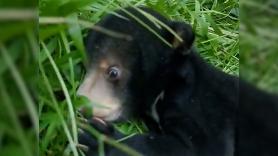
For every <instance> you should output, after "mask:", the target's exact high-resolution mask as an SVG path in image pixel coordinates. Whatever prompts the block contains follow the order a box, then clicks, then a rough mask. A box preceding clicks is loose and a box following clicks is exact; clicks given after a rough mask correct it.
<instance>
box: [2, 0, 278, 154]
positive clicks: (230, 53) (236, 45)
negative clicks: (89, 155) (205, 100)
mask: <svg viewBox="0 0 278 156" xmlns="http://www.w3.org/2000/svg"><path fill="white" fill-rule="evenodd" d="M36 5H37V4H36V2H35V1H28V2H26V1H24V0H17V1H16V2H13V1H5V3H4V1H3V2H2V1H1V7H2V6H3V7H6V8H4V9H2V8H1V9H0V22H1V25H0V48H1V49H0V56H1V57H0V110H2V111H1V113H0V156H1V155H14V156H17V155H21V156H24V155H26V156H27V155H28V156H29V155H37V153H38V152H39V155H43V156H44V155H47V156H52V155H53V156H54V155H82V154H80V153H81V152H80V148H79V146H76V144H77V130H78V128H77V127H79V126H80V119H79V118H78V117H77V114H76V111H75V110H76V109H77V108H78V106H79V105H82V104H84V103H86V102H87V101H86V100H85V99H80V98H78V97H77V96H76V89H77V88H78V86H79V84H80V82H81V81H82V79H83V77H84V74H85V70H84V64H86V61H87V60H86V55H85V48H84V43H83V37H85V36H86V32H87V30H88V29H89V28H91V27H92V26H93V25H94V24H95V23H96V22H98V21H99V20H101V18H102V17H103V16H104V15H106V14H109V13H113V10H115V9H117V8H120V7H124V6H128V5H132V6H138V5H145V6H149V7H150V8H153V9H155V10H157V11H158V12H160V13H161V14H163V15H165V16H167V17H168V18H170V19H172V20H180V21H186V22H188V23H190V24H192V26H193V28H194V30H195V32H196V34H197V40H196V42H195V43H196V44H195V45H196V46H197V48H198V50H199V52H200V54H201V55H202V56H203V57H204V58H205V59H206V60H207V61H208V62H210V63H211V64H213V65H214V66H216V67H217V68H219V69H221V70H223V71H224V72H226V73H229V74H233V75H239V76H241V77H242V78H244V79H247V80H248V81H249V82H251V83H253V84H255V85H257V86H258V87H260V88H263V89H267V90H268V91H270V92H277V91H278V81H277V78H276V77H277V76H278V75H277V74H278V62H277V60H276V58H277V53H276V51H277V50H278V47H277V40H278V37H277V35H276V34H277V30H276V29H277V24H278V21H277V18H276V17H277V14H278V12H277V3H276V0H267V1H263V0H257V1H256V2H254V1H253V0H242V1H241V6H240V11H241V16H240V21H241V24H240V35H239V2H238V0H180V1H178V0H165V1H164V0H128V1H127V0H82V1H76V0H39V15H40V18H39V21H36V19H35V18H36V16H35V9H34V6H36ZM14 8H21V9H14ZM252 17H254V18H252ZM149 18H151V17H149ZM36 22H39V29H37V28H36ZM19 25H20V26H19ZM94 29H96V30H97V31H101V32H103V33H107V34H109V35H115V36H119V34H113V32H109V31H107V30H105V29H103V28H99V27H94ZM38 35H39V38H38V37H37V36H38ZM121 37H126V36H121ZM239 39H240V42H239ZM38 40H39V41H38ZM239 50H240V51H241V52H240V54H239ZM38 51H40V53H38ZM239 57H240V60H239ZM239 69H240V71H239ZM38 71H39V73H38ZM34 109H37V110H38V111H37V112H34ZM3 110H5V111H3ZM26 118H27V120H26ZM25 120H26V121H25ZM38 120H39V122H38ZM29 121H33V124H32V123H29ZM38 123H39V130H38V131H36V130H35V128H36V127H37V126H36V125H37V124H38ZM30 124H31V126H30ZM115 126H116V127H117V128H118V129H119V130H120V131H121V132H122V133H125V134H126V135H127V137H132V136H133V135H134V134H136V133H144V132H145V129H146V128H145V125H144V123H142V122H141V121H136V120H131V121H128V122H127V123H121V124H118V125H115ZM91 131H94V129H92V130H91ZM37 133H39V142H38V139H37V137H38V136H37ZM95 135H97V136H98V139H99V141H100V145H103V142H105V141H104V139H103V136H102V135H101V134H98V133H95ZM123 139H125V138H123ZM109 141H110V143H112V144H115V146H117V147H118V148H120V149H122V150H125V151H127V152H131V155H136V153H135V154H134V153H132V152H133V151H130V150H129V148H128V147H123V146H121V144H120V143H117V142H116V143H115V142H114V141H113V140H109V139H108V142H109ZM106 143H107V140H106ZM37 145H39V151H38V149H36V148H34V147H37ZM101 147H102V146H100V153H99V154H100V155H104V153H103V150H102V148H101ZM30 153H31V154H30Z"/></svg>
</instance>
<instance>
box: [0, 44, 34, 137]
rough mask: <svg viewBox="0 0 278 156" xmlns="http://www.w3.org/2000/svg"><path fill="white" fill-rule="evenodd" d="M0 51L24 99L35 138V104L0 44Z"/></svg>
mask: <svg viewBox="0 0 278 156" xmlns="http://www.w3.org/2000/svg"><path fill="white" fill-rule="evenodd" d="M0 50H1V53H2V56H3V59H4V61H5V62H6V64H7V65H8V68H9V70H10V71H11V74H12V76H13V79H14V80H15V83H16V84H17V86H18V89H19V90H20V94H21V95H22V97H23V99H24V101H25V102H24V103H25V104H26V107H27V109H28V111H29V114H30V117H31V121H32V124H33V127H34V129H35V133H36V135H37V136H39V135H38V133H39V124H38V123H39V121H38V114H37V110H36V107H35V103H34V101H33V100H32V97H31V95H30V93H29V91H28V89H27V86H26V84H25V83H24V80H23V78H22V77H21V75H20V73H19V71H18V70H17V68H16V67H15V64H14V62H13V61H12V59H11V58H10V55H9V53H8V51H7V49H6V48H5V47H4V45H2V44H1V43H0Z"/></svg>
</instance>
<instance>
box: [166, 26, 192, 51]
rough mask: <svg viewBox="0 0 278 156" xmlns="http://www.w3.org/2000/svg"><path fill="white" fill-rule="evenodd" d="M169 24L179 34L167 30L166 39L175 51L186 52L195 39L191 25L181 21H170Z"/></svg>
mask: <svg viewBox="0 0 278 156" xmlns="http://www.w3.org/2000/svg"><path fill="white" fill-rule="evenodd" d="M169 26H170V28H171V29H172V30H173V31H174V32H175V33H176V34H177V35H178V36H179V37H177V36H175V35H174V34H173V33H171V32H169V31H168V33H169V35H167V36H168V37H167V40H168V42H169V43H170V44H171V45H172V48H173V49H175V52H179V53H182V54H188V53H189V52H190V50H191V47H192V44H193V42H194V39H195V35H194V32H193V29H192V27H191V26H190V25H189V24H186V23H183V22H171V23H170V25H169Z"/></svg>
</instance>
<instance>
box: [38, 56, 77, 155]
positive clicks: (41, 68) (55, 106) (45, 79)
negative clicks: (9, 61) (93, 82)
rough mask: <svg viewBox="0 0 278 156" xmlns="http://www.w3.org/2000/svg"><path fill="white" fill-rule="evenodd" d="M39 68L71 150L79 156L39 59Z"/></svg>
mask: <svg viewBox="0 0 278 156" xmlns="http://www.w3.org/2000/svg"><path fill="white" fill-rule="evenodd" d="M39 70H40V71H41V75H42V77H43V80H44V83H45V86H46V89H47V90H48V92H49V94H50V98H51V100H52V103H53V104H54V108H55V110H56V112H57V114H58V116H59V120H60V121H61V122H62V126H63V129H64V131H65V134H66V136H67V138H68V141H69V144H70V147H71V150H72V152H73V155H74V156H78V152H77V149H76V146H75V145H76V144H75V143H74V140H73V138H72V136H71V134H70V130H69V128H68V126H67V124H66V121H65V118H64V117H63V115H62V112H61V110H60V109H59V106H58V102H57V100H56V98H55V95H54V93H53V88H52V87H51V85H50V82H49V80H48V78H47V76H46V74H45V71H44V68H43V67H42V64H41V62H40V61H39Z"/></svg>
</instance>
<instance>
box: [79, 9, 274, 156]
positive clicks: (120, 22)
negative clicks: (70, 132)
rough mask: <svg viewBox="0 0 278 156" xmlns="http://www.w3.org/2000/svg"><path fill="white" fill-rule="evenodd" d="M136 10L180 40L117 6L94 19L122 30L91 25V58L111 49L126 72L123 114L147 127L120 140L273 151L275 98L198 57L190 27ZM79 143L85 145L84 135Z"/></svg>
mask: <svg viewBox="0 0 278 156" xmlns="http://www.w3.org/2000/svg"><path fill="white" fill-rule="evenodd" d="M141 9H143V10H145V11H147V12H148V13H150V14H152V15H153V16H155V17H156V18H158V19H159V20H160V21H162V22H163V23H165V24H167V25H168V26H170V27H171V28H172V29H173V30H174V31H176V32H177V33H178V34H179V35H180V36H181V37H182V39H183V42H180V43H179V42H178V44H176V45H175V46H174V47H169V46H167V45H166V44H165V43H163V42H162V41H161V40H160V39H158V37H157V36H155V35H154V34H153V33H151V32H150V31H149V30H147V29H146V28H145V27H143V26H142V25H141V24H139V23H138V21H136V20H134V19H133V18H131V17H130V16H129V15H127V14H126V13H125V12H123V11H119V12H117V13H118V14H120V15H122V16H124V17H126V18H128V19H129V20H126V19H122V18H119V17H116V16H114V15H108V16H107V17H105V18H104V19H103V20H102V21H101V22H100V23H99V24H98V25H99V26H102V27H104V28H106V29H110V30H113V31H115V32H120V33H123V34H127V35H130V36H131V37H132V40H125V39H119V38H113V37H111V36H109V35H105V34H102V33H100V32H96V31H91V32H90V33H89V34H88V40H87V49H88V52H89V55H90V58H91V59H92V60H91V62H94V63H96V62H97V60H98V59H99V58H100V57H104V56H105V55H115V56H116V57H117V58H118V59H119V60H120V61H121V62H123V63H124V64H125V65H126V66H127V67H128V69H129V71H130V72H131V77H130V79H129V80H128V82H127V85H126V86H125V92H124V93H122V94H120V93H119V94H120V95H119V96H124V97H125V99H126V101H125V107H126V108H128V109H127V110H126V111H125V112H124V113H126V114H123V115H127V114H128V116H125V118H129V117H130V116H136V117H140V118H142V119H144V120H145V121H146V122H147V123H149V124H148V125H149V126H150V127H151V128H150V132H149V134H144V135H137V136H134V137H132V138H130V139H128V140H126V141H124V143H125V144H127V145H128V146H130V147H132V148H134V149H136V150H137V151H139V152H140V153H142V154H143V155H146V156H231V155H238V156H277V155H278V148H277V147H278V103H277V102H278V98H277V97H276V96H274V95H270V94H267V93H265V92H262V91H260V90H257V89H256V88H254V87H252V86H250V85H249V84H247V83H245V82H243V81H241V80H239V79H238V78H237V77H234V76H230V75H228V74H225V73H223V72H222V71H220V70H218V69H216V68H215V67H213V66H211V65H209V64H208V63H206V62H205V61H204V60H203V59H202V58H201V57H200V56H199V55H198V53H197V52H196V51H195V50H194V48H192V47H191V46H192V43H193V41H194V33H193V31H192V30H191V27H190V26H189V25H188V24H185V23H181V22H172V21H169V20H167V19H165V18H164V17H162V16H161V15H159V14H158V13H156V12H154V11H152V10H150V9H146V8H141ZM126 10H128V11H129V12H130V13H132V14H133V15H134V16H136V17H138V18H139V19H141V20H142V21H144V22H145V23H146V24H147V25H149V26H150V27H151V28H152V29H154V30H155V31H156V32H157V33H158V34H160V35H161V36H162V37H164V38H165V39H166V40H167V41H168V42H169V43H173V41H174V40H175V37H174V36H173V35H172V34H171V33H170V32H168V31H167V30H165V29H159V28H157V27H156V26H155V25H154V24H153V22H151V21H149V20H148V19H146V18H145V17H144V16H143V15H142V14H140V13H139V12H138V11H136V10H135V9H132V8H127V9H126ZM161 92H163V93H164V98H163V99H162V100H160V101H159V102H158V103H157V107H156V109H157V112H158V116H159V123H157V124H158V125H156V122H154V121H152V120H150V118H149V112H150V109H151V104H152V103H153V101H154V100H155V98H156V97H157V95H158V94H160V93H161ZM86 135H87V134H86ZM113 135H114V132H113V133H111V134H110V136H111V137H113ZM81 136H82V135H81ZM117 136H118V135H117ZM81 138H82V137H81ZM85 138H86V139H88V136H87V137H85ZM86 139H85V140H86ZM89 140H90V139H89ZM92 140H93V138H91V141H92ZM80 142H81V143H85V144H87V143H86V141H84V138H83V139H80ZM87 145H90V144H87ZM89 147H91V151H90V152H91V153H90V154H91V155H90V154H87V155H90V156H92V155H93V154H92V153H94V152H93V151H94V150H96V149H97V148H96V147H92V146H89ZM92 149H93V150H92ZM106 152H107V153H106V155H108V156H122V155H125V154H124V153H122V152H120V151H119V150H117V149H115V148H113V147H110V146H107V147H106ZM95 153H97V151H95Z"/></svg>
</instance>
